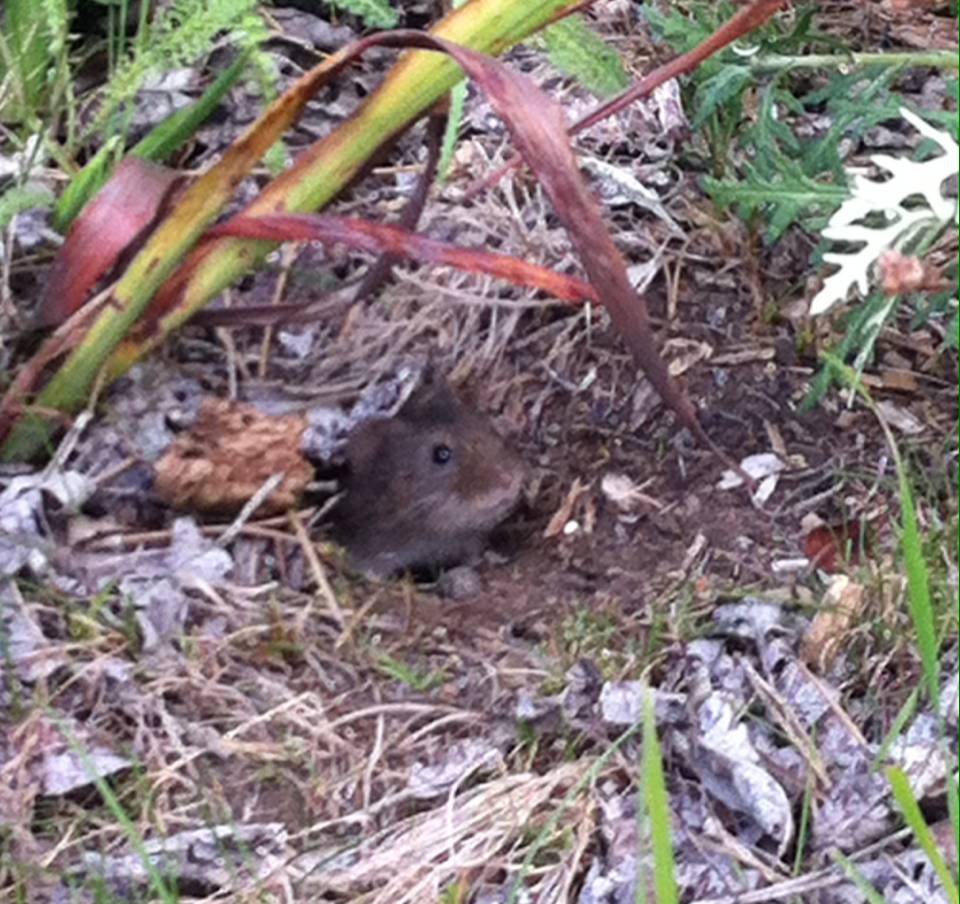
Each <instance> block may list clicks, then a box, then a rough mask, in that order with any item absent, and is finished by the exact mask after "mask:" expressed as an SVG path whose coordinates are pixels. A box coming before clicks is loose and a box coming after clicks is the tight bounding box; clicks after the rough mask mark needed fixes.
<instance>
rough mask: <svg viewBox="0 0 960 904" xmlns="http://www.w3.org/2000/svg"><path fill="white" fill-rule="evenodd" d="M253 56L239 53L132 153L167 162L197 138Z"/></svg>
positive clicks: (248, 52) (247, 53) (147, 136)
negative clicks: (199, 131)
mask: <svg viewBox="0 0 960 904" xmlns="http://www.w3.org/2000/svg"><path fill="white" fill-rule="evenodd" d="M250 53H251V51H250V50H246V51H244V52H242V53H239V54H238V55H237V58H236V59H235V60H234V61H233V62H232V63H231V64H230V65H229V66H228V67H227V68H226V69H224V70H223V72H221V73H220V75H218V76H217V78H216V79H215V80H214V81H213V82H212V83H211V85H210V86H209V87H208V88H207V90H206V91H204V92H203V94H202V95H201V97H200V98H198V100H197V101H196V102H195V103H192V104H190V106H189V107H184V108H183V109H182V110H178V111H177V112H176V113H174V114H173V115H172V116H168V117H167V118H166V119H165V120H164V121H163V122H161V123H159V124H158V125H157V126H156V127H155V128H153V129H151V131H150V133H149V134H148V135H146V136H145V137H144V138H143V139H142V140H141V141H139V142H138V143H137V144H136V145H134V147H133V149H132V150H131V151H130V153H131V154H134V155H135V156H137V157H143V158H144V159H145V160H152V161H154V162H157V161H162V160H166V159H167V158H168V157H169V156H170V154H172V153H173V152H174V151H175V150H176V149H177V148H179V147H180V146H181V145H182V144H183V143H184V142H186V141H187V140H189V139H190V138H191V137H193V134H194V132H196V131H197V129H199V128H200V126H201V125H203V123H204V122H206V120H207V119H208V118H209V116H210V115H211V114H212V113H213V111H214V110H216V108H217V106H218V105H219V103H220V101H221V100H222V99H223V97H224V95H225V94H226V93H227V92H228V91H229V90H230V88H232V87H233V85H234V83H235V82H236V81H237V79H238V78H240V76H241V74H242V73H243V70H244V68H245V67H246V65H247V62H248V60H249V59H250Z"/></svg>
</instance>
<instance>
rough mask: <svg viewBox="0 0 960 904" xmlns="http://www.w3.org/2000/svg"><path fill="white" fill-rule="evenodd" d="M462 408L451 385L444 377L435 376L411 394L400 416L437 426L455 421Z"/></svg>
mask: <svg viewBox="0 0 960 904" xmlns="http://www.w3.org/2000/svg"><path fill="white" fill-rule="evenodd" d="M460 408H461V406H460V402H459V401H458V400H457V397H456V395H455V394H454V392H453V390H452V389H451V388H450V384H449V383H448V382H447V381H446V380H445V379H444V378H443V377H440V376H436V375H434V376H433V377H432V378H431V379H430V381H429V382H428V381H427V380H426V379H425V380H424V382H422V383H421V384H420V386H418V387H417V388H416V389H415V390H414V391H413V393H411V395H410V398H408V399H407V401H406V402H405V403H404V405H403V408H401V409H400V411H399V415H400V416H401V417H402V418H403V419H404V420H407V421H413V422H416V423H424V424H427V425H430V426H435V425H439V424H449V423H451V422H453V421H455V420H456V419H457V416H458V414H459V412H460Z"/></svg>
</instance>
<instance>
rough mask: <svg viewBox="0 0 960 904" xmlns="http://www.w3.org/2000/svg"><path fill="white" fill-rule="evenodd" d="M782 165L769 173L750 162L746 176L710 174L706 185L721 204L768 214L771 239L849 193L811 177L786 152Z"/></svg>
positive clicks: (744, 212) (742, 211) (744, 215)
mask: <svg viewBox="0 0 960 904" xmlns="http://www.w3.org/2000/svg"><path fill="white" fill-rule="evenodd" d="M778 166H779V172H778V173H775V174H774V175H772V176H765V175H763V174H761V173H760V172H759V171H758V169H757V167H755V166H752V165H750V164H747V165H746V166H745V178H744V179H743V180H739V179H713V178H711V177H709V176H708V177H704V180H703V185H704V188H705V189H706V190H707V192H708V193H709V194H710V196H711V197H712V198H713V200H714V201H716V202H717V204H719V205H720V206H721V207H730V206H735V207H736V209H737V213H738V214H739V216H740V217H741V218H742V219H747V218H749V217H750V216H751V215H753V214H754V213H756V212H757V211H763V212H764V213H765V214H766V216H767V239H768V240H769V241H771V242H773V241H776V240H777V239H778V238H780V236H781V235H783V233H784V232H785V231H786V229H787V228H788V227H789V226H790V225H791V224H792V223H794V222H795V221H797V220H798V219H800V218H801V216H805V217H809V216H810V213H811V211H813V212H820V213H821V214H822V215H823V216H826V215H827V214H828V212H829V211H831V210H833V208H835V207H836V206H837V204H839V203H840V202H841V201H842V200H843V199H844V198H845V197H846V195H847V190H846V189H845V188H843V187H842V186H837V185H830V184H828V183H824V182H818V181H817V180H816V179H811V178H810V177H809V176H807V175H806V174H805V173H804V172H803V170H802V169H801V168H800V166H799V165H798V164H797V163H796V162H794V161H792V160H790V159H788V158H787V157H784V156H783V155H779V163H778Z"/></svg>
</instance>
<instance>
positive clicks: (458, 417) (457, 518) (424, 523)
mask: <svg viewBox="0 0 960 904" xmlns="http://www.w3.org/2000/svg"><path fill="white" fill-rule="evenodd" d="M346 458H347V463H348V467H349V475H348V477H347V479H346V480H345V483H344V488H345V490H346V495H345V498H344V499H343V500H342V502H341V503H340V505H339V506H338V508H341V509H342V516H341V518H340V522H341V527H342V529H341V530H340V535H341V538H342V539H343V541H344V543H345V545H346V546H347V547H348V549H351V547H352V549H351V552H353V551H354V550H355V549H358V548H360V547H362V548H363V549H364V550H365V552H364V553H363V555H366V556H369V555H370V554H372V552H373V550H374V549H375V548H376V547H379V548H380V549H381V550H384V551H386V552H388V553H389V554H391V555H392V556H393V558H394V559H395V560H396V562H397V566H396V567H397V568H402V567H405V566H407V565H413V564H442V563H444V562H445V561H449V560H451V559H455V558H458V557H460V556H461V555H462V553H460V552H459V549H460V547H461V546H463V545H464V544H472V543H476V542H477V541H478V540H479V539H482V536H483V535H484V534H485V533H486V532H488V531H489V530H491V529H492V528H493V527H495V526H496V525H497V524H498V523H499V522H500V521H501V520H503V518H505V517H506V516H507V515H508V514H509V512H510V510H511V509H512V508H513V507H514V506H515V504H516V503H517V501H518V499H519V497H520V491H521V488H522V486H523V480H524V477H525V468H524V464H523V461H522V460H521V459H520V457H519V456H518V455H517V454H516V453H515V452H514V451H513V450H512V449H510V447H509V446H508V445H507V444H506V442H504V440H503V439H502V438H501V437H500V436H499V435H498V434H497V432H496V431H495V429H494V427H493V425H492V424H491V423H490V421H489V420H487V419H486V418H485V417H483V416H481V415H480V414H478V413H476V412H474V411H471V410H470V409H469V408H467V407H466V406H465V405H464V404H463V403H462V402H460V401H459V400H458V399H457V398H456V397H455V396H454V394H453V392H452V391H451V390H450V387H449V386H448V385H447V384H446V383H445V382H443V381H437V380H431V381H429V382H426V383H425V384H424V385H423V386H421V387H420V388H419V389H418V390H417V391H416V392H414V394H413V395H411V397H410V398H409V399H408V400H407V402H406V403H405V404H404V406H403V407H402V408H401V409H400V411H399V412H398V414H397V415H396V417H394V418H391V419H390V420H377V421H370V422H368V423H366V424H364V425H363V426H361V427H359V428H358V429H357V430H355V431H354V433H353V435H352V436H351V438H350V440H349V441H348V443H347V448H346Z"/></svg>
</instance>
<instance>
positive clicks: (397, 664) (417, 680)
mask: <svg viewBox="0 0 960 904" xmlns="http://www.w3.org/2000/svg"><path fill="white" fill-rule="evenodd" d="M374 665H375V666H376V667H377V670H378V671H380V672H382V673H383V674H384V675H386V676H387V677H388V678H392V679H394V681H399V682H400V683H401V684H405V685H406V686H407V687H409V688H410V689H411V690H415V691H417V692H418V693H426V692H427V691H429V690H433V688H435V687H439V686H440V685H441V684H443V683H444V682H445V681H446V680H447V674H446V672H444V671H443V669H432V670H431V671H429V672H424V671H422V670H420V669H415V668H412V667H411V666H408V665H407V664H406V663H405V662H401V661H400V660H399V659H394V658H393V657H392V656H388V655H387V654H386V653H377V654H375V656H374Z"/></svg>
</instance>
